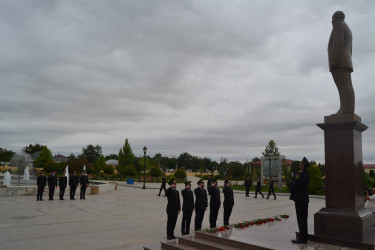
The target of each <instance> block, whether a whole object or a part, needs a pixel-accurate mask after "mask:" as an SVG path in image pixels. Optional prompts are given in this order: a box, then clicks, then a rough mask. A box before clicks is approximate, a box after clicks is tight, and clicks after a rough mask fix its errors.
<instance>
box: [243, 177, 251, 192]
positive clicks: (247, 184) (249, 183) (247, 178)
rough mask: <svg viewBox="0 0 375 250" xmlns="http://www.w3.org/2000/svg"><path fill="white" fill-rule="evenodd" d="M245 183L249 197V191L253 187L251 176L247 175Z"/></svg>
mask: <svg viewBox="0 0 375 250" xmlns="http://www.w3.org/2000/svg"><path fill="white" fill-rule="evenodd" d="M244 185H245V188H246V197H249V192H250V187H251V179H250V176H246V179H245V183H244Z"/></svg>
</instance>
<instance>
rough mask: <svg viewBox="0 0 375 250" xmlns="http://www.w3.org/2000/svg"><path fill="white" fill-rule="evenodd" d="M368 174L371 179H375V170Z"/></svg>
mask: <svg viewBox="0 0 375 250" xmlns="http://www.w3.org/2000/svg"><path fill="white" fill-rule="evenodd" d="M368 174H369V176H371V177H375V172H374V170H373V169H371V170H370V172H369V173H368Z"/></svg>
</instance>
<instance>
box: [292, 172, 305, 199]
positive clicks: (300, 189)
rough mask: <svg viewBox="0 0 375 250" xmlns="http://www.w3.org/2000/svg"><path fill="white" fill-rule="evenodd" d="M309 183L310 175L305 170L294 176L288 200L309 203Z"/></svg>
mask: <svg viewBox="0 0 375 250" xmlns="http://www.w3.org/2000/svg"><path fill="white" fill-rule="evenodd" d="M309 182H310V174H309V172H308V171H307V170H303V171H302V172H299V173H298V174H296V176H295V177H294V179H293V183H292V186H291V188H290V198H291V199H292V200H294V201H295V202H305V203H307V202H309V192H308V189H309Z"/></svg>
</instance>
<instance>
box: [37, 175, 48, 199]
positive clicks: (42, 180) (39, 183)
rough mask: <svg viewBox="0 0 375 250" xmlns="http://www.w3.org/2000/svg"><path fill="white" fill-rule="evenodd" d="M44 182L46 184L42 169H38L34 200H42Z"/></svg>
mask: <svg viewBox="0 0 375 250" xmlns="http://www.w3.org/2000/svg"><path fill="white" fill-rule="evenodd" d="M46 184H47V177H46V176H45V175H44V170H43V169H42V170H40V175H39V176H38V179H37V181H36V185H37V187H38V193H37V195H36V200H37V201H39V200H41V201H42V200H43V199H42V196H43V192H44V188H45V187H46Z"/></svg>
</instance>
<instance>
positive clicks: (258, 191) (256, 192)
mask: <svg viewBox="0 0 375 250" xmlns="http://www.w3.org/2000/svg"><path fill="white" fill-rule="evenodd" d="M258 193H260V194H261V195H262V197H264V195H263V194H262V192H261V191H260V189H257V190H255V198H256V197H257V196H258Z"/></svg>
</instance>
